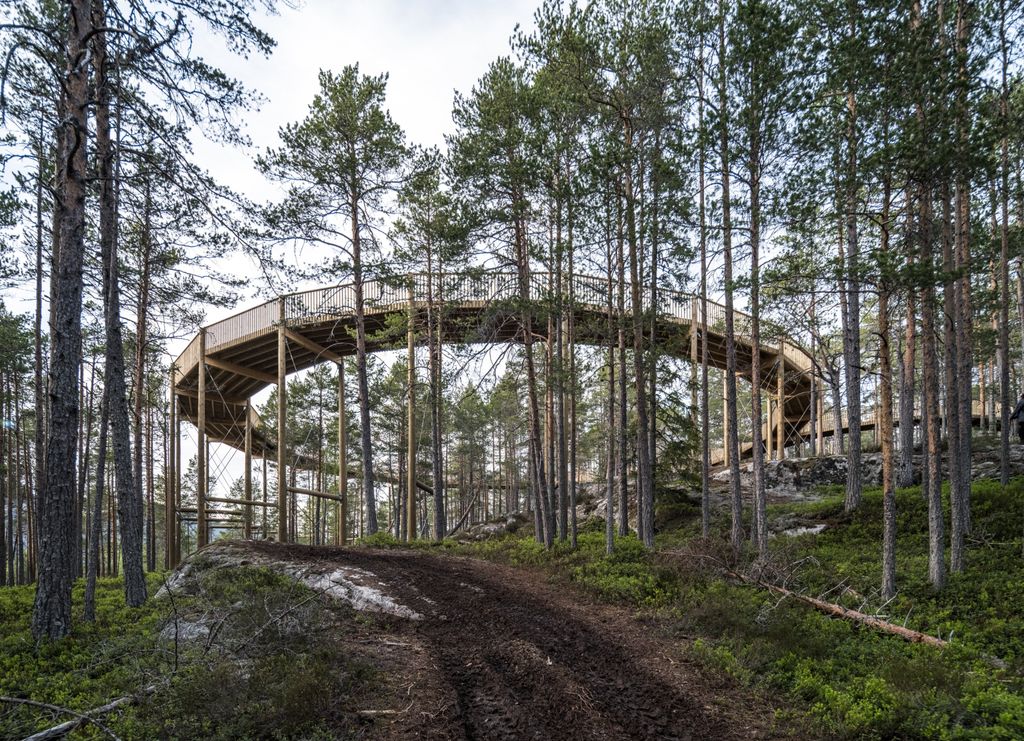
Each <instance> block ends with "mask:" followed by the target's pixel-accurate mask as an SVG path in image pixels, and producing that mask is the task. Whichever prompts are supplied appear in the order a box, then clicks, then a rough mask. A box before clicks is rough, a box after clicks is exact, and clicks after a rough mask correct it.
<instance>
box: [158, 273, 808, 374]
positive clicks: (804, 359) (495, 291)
mask: <svg viewBox="0 0 1024 741" xmlns="http://www.w3.org/2000/svg"><path fill="white" fill-rule="evenodd" d="M428 279H429V278H428V275H427V274H425V273H410V274H405V275H398V276H393V277H388V278H370V279H368V280H365V281H363V301H364V306H365V310H366V312H367V313H373V312H379V311H382V310H388V309H391V308H396V307H399V306H405V305H407V304H408V301H409V293H410V289H411V290H412V300H413V301H414V302H416V303H425V302H426V301H427V300H428V296H429V295H431V294H430V291H429V290H428V288H429V287H430V286H428V282H427V281H428ZM432 279H433V286H432V288H433V292H432V293H433V298H434V301H435V302H438V303H443V304H481V305H492V304H496V303H500V302H503V301H515V300H518V299H519V297H520V292H519V279H518V276H517V274H515V273H507V272H466V273H444V274H440V275H434V276H432ZM553 285H554V281H553V280H551V279H550V276H549V274H548V273H544V272H537V273H531V274H530V285H529V290H530V299H531V300H534V301H538V302H544V301H552V300H554V299H555V298H557V296H556V294H555V291H554V290H553V288H552V286H553ZM608 288H609V283H608V280H607V279H606V278H601V277H596V276H590V275H574V276H573V277H572V285H571V286H570V285H569V281H568V278H567V277H564V278H563V285H562V301H563V302H564V303H568V301H569V299H570V297H571V298H572V301H573V303H574V306H575V308H576V310H586V311H592V312H605V311H607V310H608V306H609V291H608ZM624 288H625V296H624V299H625V300H624V306H625V313H626V314H627V315H629V314H631V312H632V295H631V290H630V288H631V286H630V285H628V284H627V285H626V286H625V287H624ZM611 289H612V295H611V300H610V303H611V307H612V310H613V311H616V312H617V306H618V302H617V294H618V283H617V282H616V281H612V283H611ZM282 301H283V302H284V320H285V322H286V323H293V324H296V325H298V324H303V323H309V322H314V321H316V320H317V319H329V318H332V317H341V316H351V315H352V314H353V313H354V311H355V284H353V283H346V284H342V285H336V286H328V287H324V288H313V289H310V290H307V291H298V292H295V293H289V294H285V295H283V296H281V297H279V298H277V299H272V300H270V301H267V302H264V303H262V304H259V305H257V306H254V307H252V308H249V309H246V310H244V311H241V312H239V313H237V314H234V315H232V316H229V317H227V318H225V319H222V320H220V321H217V322H214V323H213V324H210V325H208V326H207V327H206V351H207V352H208V353H213V352H216V351H217V350H218V349H219V348H223V347H224V346H226V345H229V344H236V343H238V342H240V341H244V340H245V339H249V338H255V337H259V336H261V335H263V334H266V333H269V332H271V331H273V330H274V329H275V328H276V326H277V324H278V323H279V321H280V316H281V303H280V302H282ZM655 303H656V310H657V312H658V315H659V316H662V317H665V318H668V319H670V320H674V321H677V322H680V323H685V324H690V323H691V322H692V321H693V320H694V314H695V313H696V314H697V317H696V318H697V321H698V322H699V321H700V320H701V317H700V313H701V312H700V300H699V298H698V297H697V296H695V295H693V294H690V293H685V292H682V291H676V290H673V289H669V288H659V289H658V291H657V298H656V302H655ZM641 304H642V307H644V308H645V309H647V310H649V309H650V307H651V305H652V300H651V290H650V286H645V287H644V288H643V290H642V291H641ZM703 314H704V316H705V318H706V321H707V325H708V330H709V332H713V333H715V334H717V335H719V336H723V335H724V331H725V316H726V312H725V307H724V306H723V305H722V304H720V303H718V302H716V301H707V302H705V303H704V309H703ZM733 318H734V327H735V336H736V338H737V340H738V341H739V342H741V343H745V344H749V336H750V316H749V315H747V314H745V313H743V312H740V311H735V310H734V311H733ZM762 332H763V333H764V335H765V336H773V337H784V336H785V332H784V331H782V329H781V328H779V327H775V326H772V325H769V324H767V323H765V324H764V325H763V329H762ZM766 349H767V350H768V351H771V352H778V347H777V346H772V347H770V348H766ZM783 352H784V356H785V358H786V360H787V362H788V363H789V364H791V365H793V366H794V367H795V368H797V369H800V370H805V371H806V370H809V369H810V368H811V361H810V358H809V357H808V356H807V354H806V353H805V352H804V351H803V350H802V349H800V348H799V347H798V346H797V345H796V344H794V343H793V342H792V341H791V340H787V341H786V342H785V343H784V349H783ZM198 362H199V336H198V335H197V336H196V337H195V338H194V339H193V340H192V341H191V342H190V343H189V345H188V346H187V347H186V348H185V350H184V351H183V352H182V353H181V355H179V356H178V359H177V361H176V367H177V369H178V372H179V374H185V373H188V372H189V371H191V370H192V369H193V368H194V367H195V365H196V364H197V363H198Z"/></svg>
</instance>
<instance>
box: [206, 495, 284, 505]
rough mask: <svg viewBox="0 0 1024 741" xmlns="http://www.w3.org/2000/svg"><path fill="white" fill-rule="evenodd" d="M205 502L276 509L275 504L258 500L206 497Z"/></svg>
mask: <svg viewBox="0 0 1024 741" xmlns="http://www.w3.org/2000/svg"><path fill="white" fill-rule="evenodd" d="M206 501H207V502H217V503H219V504H244V505H246V506H249V507H274V508H276V507H277V502H262V501H260V500H259V499H229V498H228V497H207V498H206Z"/></svg>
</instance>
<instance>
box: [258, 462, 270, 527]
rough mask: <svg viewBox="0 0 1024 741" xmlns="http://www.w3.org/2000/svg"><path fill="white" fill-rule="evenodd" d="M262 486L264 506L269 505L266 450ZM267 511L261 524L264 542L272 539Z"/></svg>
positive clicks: (265, 510) (264, 512) (265, 508)
mask: <svg viewBox="0 0 1024 741" xmlns="http://www.w3.org/2000/svg"><path fill="white" fill-rule="evenodd" d="M262 484H263V504H267V451H266V449H264V451H263V477H262ZM267 509H268V507H263V520H262V522H261V524H260V537H261V538H262V539H263V540H267V539H268V538H269V537H270V536H269V535H268V534H267Z"/></svg>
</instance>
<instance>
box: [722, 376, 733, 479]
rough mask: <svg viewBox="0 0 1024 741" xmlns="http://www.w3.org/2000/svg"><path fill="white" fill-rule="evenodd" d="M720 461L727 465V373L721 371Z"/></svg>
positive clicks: (728, 462) (728, 461)
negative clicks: (721, 452)
mask: <svg viewBox="0 0 1024 741" xmlns="http://www.w3.org/2000/svg"><path fill="white" fill-rule="evenodd" d="M722 450H723V451H724V454H723V455H722V462H723V463H724V464H725V465H726V466H728V465H729V464H730V463H732V461H730V460H729V375H728V371H722Z"/></svg>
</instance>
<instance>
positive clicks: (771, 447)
mask: <svg viewBox="0 0 1024 741" xmlns="http://www.w3.org/2000/svg"><path fill="white" fill-rule="evenodd" d="M765 401H767V402H768V416H767V419H768V423H767V424H766V425H765V427H766V428H767V434H766V435H765V437H764V440H765V448H766V450H765V452H766V453H767V456H766V457H767V459H768V460H770V461H773V460H775V436H774V435H773V434H772V424H773V422H774V420H775V397H774V396H772V395H771V394H767V395H766V396H765Z"/></svg>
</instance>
